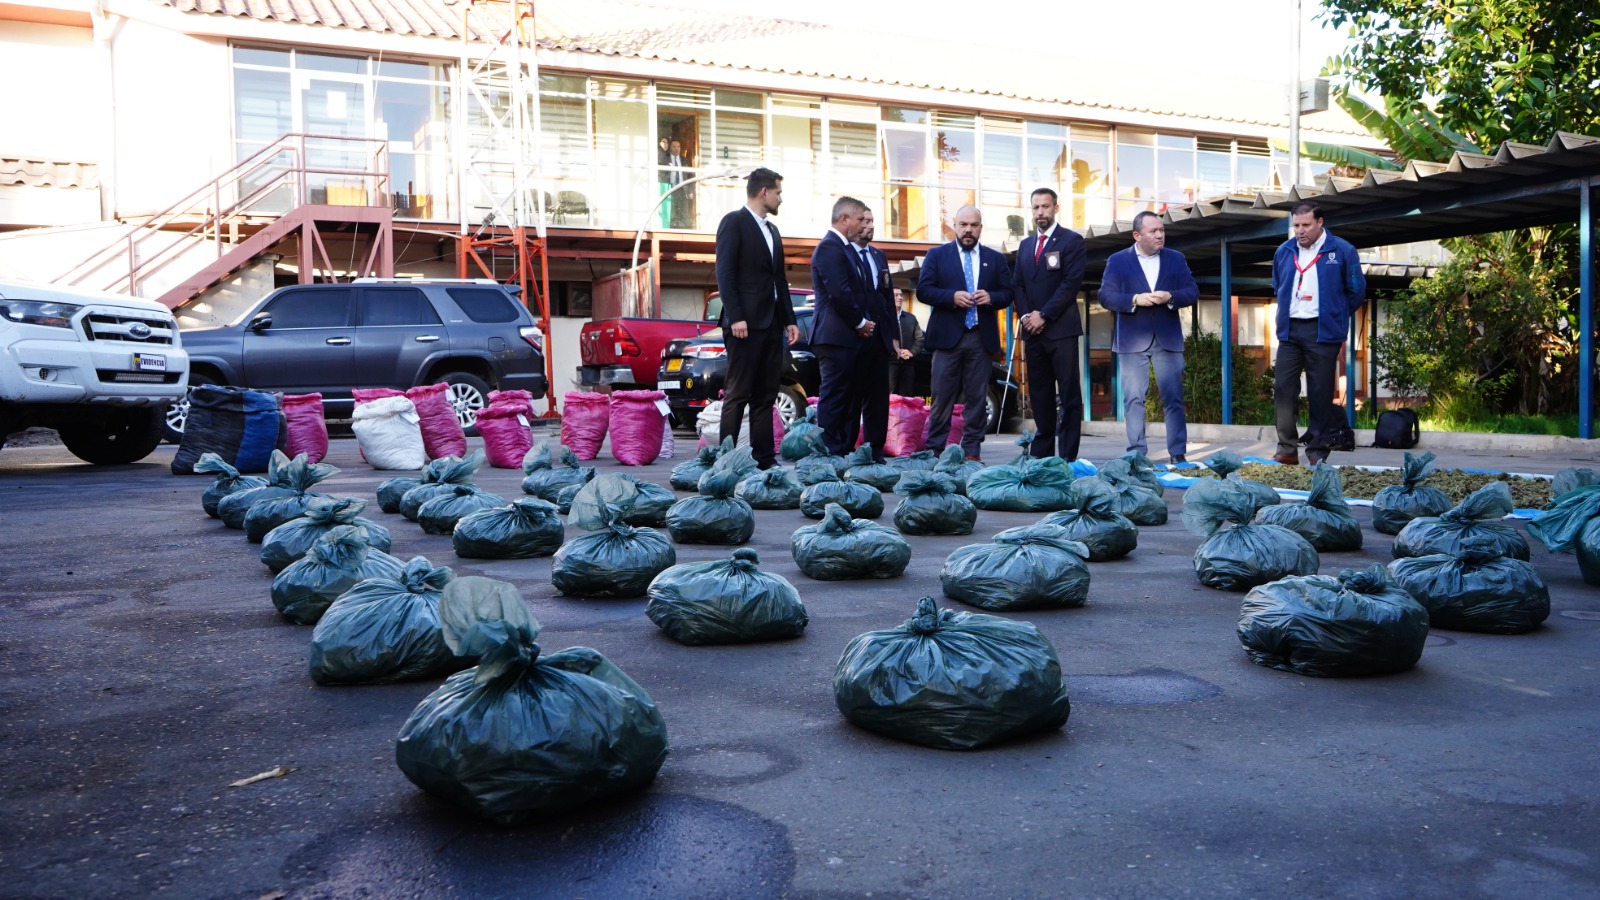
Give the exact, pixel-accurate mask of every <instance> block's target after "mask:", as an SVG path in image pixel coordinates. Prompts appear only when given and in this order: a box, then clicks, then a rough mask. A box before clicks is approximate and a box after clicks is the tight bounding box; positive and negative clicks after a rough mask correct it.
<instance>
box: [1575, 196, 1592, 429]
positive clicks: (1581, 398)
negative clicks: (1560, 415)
mask: <svg viewBox="0 0 1600 900" xmlns="http://www.w3.org/2000/svg"><path fill="white" fill-rule="evenodd" d="M1578 437H1581V438H1583V439H1584V440H1590V439H1592V438H1593V437H1594V188H1593V186H1592V185H1591V183H1590V182H1587V181H1586V182H1584V183H1583V185H1582V186H1580V187H1579V188H1578Z"/></svg>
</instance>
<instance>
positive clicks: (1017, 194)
mask: <svg viewBox="0 0 1600 900" xmlns="http://www.w3.org/2000/svg"><path fill="white" fill-rule="evenodd" d="M1021 204H1022V138H1020V137H1017V136H1015V135H1010V134H992V133H989V132H985V133H984V135H983V205H984V206H994V205H998V206H1002V207H1005V208H1006V209H1007V210H1008V211H1009V210H1011V208H1012V207H1018V208H1020V206H1021Z"/></svg>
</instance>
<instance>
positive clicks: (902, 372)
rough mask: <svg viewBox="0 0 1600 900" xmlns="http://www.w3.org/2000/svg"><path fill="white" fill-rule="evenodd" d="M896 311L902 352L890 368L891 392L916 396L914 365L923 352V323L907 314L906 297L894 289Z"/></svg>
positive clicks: (915, 370)
mask: <svg viewBox="0 0 1600 900" xmlns="http://www.w3.org/2000/svg"><path fill="white" fill-rule="evenodd" d="M894 311H895V316H896V318H898V319H899V323H900V352H899V353H897V354H895V359H894V361H893V362H892V364H891V365H890V367H889V392H890V393H892V394H899V395H900V396H902V397H912V396H916V390H917V367H916V366H915V365H914V364H913V363H912V360H913V359H915V358H916V355H917V354H918V353H921V352H922V323H921V322H918V321H917V317H916V316H914V315H912V314H911V313H909V312H906V295H905V292H904V291H902V290H900V289H899V288H895V289H894Z"/></svg>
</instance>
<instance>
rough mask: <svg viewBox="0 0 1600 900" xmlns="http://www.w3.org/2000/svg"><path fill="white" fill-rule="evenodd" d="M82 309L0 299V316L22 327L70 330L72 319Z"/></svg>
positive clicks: (74, 305)
mask: <svg viewBox="0 0 1600 900" xmlns="http://www.w3.org/2000/svg"><path fill="white" fill-rule="evenodd" d="M82 308H83V307H81V306H79V305H78V304H76V303H56V302H53V301H44V300H10V299H0V316H5V317H6V318H7V319H9V320H11V321H13V322H18V323H21V324H23V325H51V326H54V327H56V328H71V327H72V317H73V316H74V315H77V313H78V310H80V309H82Z"/></svg>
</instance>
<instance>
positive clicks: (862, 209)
mask: <svg viewBox="0 0 1600 900" xmlns="http://www.w3.org/2000/svg"><path fill="white" fill-rule="evenodd" d="M869 215H871V214H870V213H869V212H868V211H867V206H866V204H865V203H862V202H861V201H860V200H857V199H856V198H854V197H840V198H839V199H838V200H836V201H834V204H833V225H832V227H831V228H829V229H828V233H827V234H825V235H823V236H822V240H820V241H818V242H817V249H816V250H815V251H813V252H812V254H811V289H812V291H813V298H812V299H813V302H814V303H815V304H816V312H815V313H814V314H813V316H812V319H811V349H812V351H813V352H814V353H816V355H817V370H818V374H819V375H820V376H821V377H820V381H821V383H820V384H819V385H818V387H817V425H818V426H819V427H821V428H822V442H823V445H824V446H826V447H827V448H828V452H829V453H833V454H838V455H843V454H845V453H848V452H850V451H851V450H852V449H854V447H855V445H856V435H857V434H858V433H859V431H860V429H861V425H862V422H861V413H862V409H863V407H864V405H865V400H866V396H867V390H866V388H868V387H869V386H868V385H863V384H861V383H859V381H858V379H859V378H861V377H862V376H861V374H860V371H861V367H862V366H863V365H864V364H865V363H864V360H865V358H866V357H867V355H868V354H870V353H873V352H875V351H874V348H875V345H876V344H877V343H878V341H879V339H880V338H879V337H878V336H877V335H876V332H877V330H878V327H879V321H878V319H879V317H878V316H875V315H873V303H874V300H873V298H874V296H876V295H875V294H874V293H873V290H872V287H871V285H872V282H871V281H870V280H869V278H870V276H869V275H868V273H867V271H866V263H865V262H864V261H863V260H862V257H861V254H860V252H859V248H857V246H856V238H857V236H858V235H859V234H860V232H861V228H862V224H863V222H865V221H866V220H867V217H868V216H869ZM867 368H870V365H868V366H867ZM887 388H888V373H887V370H885V373H884V389H885V390H887ZM884 417H885V426H884V427H885V431H887V417H888V409H887V406H886V407H885V410H884ZM871 439H872V436H871V435H870V434H869V436H868V437H867V440H869V441H870V440H871ZM879 441H880V443H879V444H874V445H873V448H872V449H873V452H874V453H875V454H881V453H882V452H883V447H882V446H881V441H882V438H881V436H880V437H879Z"/></svg>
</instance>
